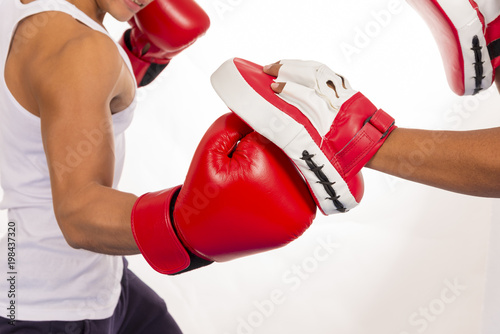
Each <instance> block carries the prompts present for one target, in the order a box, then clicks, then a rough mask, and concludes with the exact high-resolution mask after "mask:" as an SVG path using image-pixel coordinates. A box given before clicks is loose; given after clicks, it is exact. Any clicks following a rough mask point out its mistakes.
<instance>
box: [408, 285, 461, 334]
mask: <svg viewBox="0 0 500 334" xmlns="http://www.w3.org/2000/svg"><path fill="white" fill-rule="evenodd" d="M443 285H444V287H443V288H442V289H441V292H440V293H439V295H438V296H437V297H436V298H434V299H432V300H430V301H429V302H428V303H427V304H425V305H424V306H421V307H419V308H418V310H416V311H415V312H413V313H412V314H410V316H409V317H408V324H409V325H410V326H411V328H412V329H411V330H409V331H402V332H400V333H399V334H415V333H424V332H425V331H427V330H428V329H429V328H430V326H431V325H432V323H434V322H435V321H437V320H438V319H439V316H441V315H443V314H444V313H445V312H446V310H447V309H448V308H449V307H450V305H451V304H453V303H455V302H456V301H457V300H458V298H459V297H460V296H461V295H462V294H463V293H464V291H466V290H467V286H465V285H462V284H461V283H460V282H459V280H458V278H454V279H453V280H450V279H446V280H444V282H443Z"/></svg>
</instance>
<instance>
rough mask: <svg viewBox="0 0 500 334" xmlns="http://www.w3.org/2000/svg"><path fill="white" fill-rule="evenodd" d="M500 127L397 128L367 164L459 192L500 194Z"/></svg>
mask: <svg viewBox="0 0 500 334" xmlns="http://www.w3.org/2000/svg"><path fill="white" fill-rule="evenodd" d="M499 144H500V128H493V129H485V130H475V131H429V130H415V129H401V128H399V129H396V130H394V131H393V133H392V134H391V135H390V136H389V138H388V139H387V141H386V142H385V143H384V145H382V147H381V148H380V150H379V151H378V152H377V153H376V154H375V155H374V156H373V158H372V159H371V160H370V161H369V162H368V164H367V165H366V166H367V167H369V168H372V169H375V170H378V171H381V172H384V173H388V174H391V175H394V176H397V177H401V178H404V179H407V180H410V181H415V182H419V183H423V184H427V185H430V186H433V187H437V188H441V189H445V190H450V191H454V192H458V193H463V194H468V195H474V196H484V197H500V154H498V152H497V148H498V145H499Z"/></svg>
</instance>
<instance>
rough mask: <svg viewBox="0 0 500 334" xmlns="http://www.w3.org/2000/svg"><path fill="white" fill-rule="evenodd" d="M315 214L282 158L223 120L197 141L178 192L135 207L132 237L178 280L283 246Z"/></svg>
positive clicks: (236, 122)
mask: <svg viewBox="0 0 500 334" xmlns="http://www.w3.org/2000/svg"><path fill="white" fill-rule="evenodd" d="M315 214H316V205H315V204H314V201H313V199H312V197H311V195H310V193H309V191H308V189H307V186H306V184H305V183H304V181H303V179H302V177H301V176H300V174H299V173H298V171H297V170H296V169H295V167H294V166H293V164H292V163H291V162H290V160H289V159H288V157H287V156H286V155H285V154H284V153H283V152H281V150H280V149H279V148H278V147H276V146H275V145H274V144H272V143H271V142H269V141H268V140H267V139H265V138H264V137H262V136H261V135H259V134H258V133H256V132H254V131H253V130H252V129H251V128H250V127H248V126H247V125H246V124H245V123H244V122H242V121H241V120H240V119H239V118H238V117H237V116H236V115H234V114H226V115H224V116H222V117H220V118H219V119H218V120H217V121H216V122H215V123H214V124H213V125H212V126H211V127H210V129H209V130H208V131H207V133H206V134H205V136H204V137H203V139H202V140H201V142H200V144H199V146H198V149H197V150H196V153H195V155H194V157H193V161H192V162H191V166H190V168H189V171H188V174H187V176H186V181H185V183H184V185H183V186H182V188H181V187H180V186H178V187H174V188H171V189H167V190H163V191H159V192H154V193H147V194H145V195H143V196H141V197H140V198H139V199H138V200H137V202H136V203H135V205H134V208H133V210H132V231H133V233H134V237H135V240H136V242H137V245H138V246H139V249H140V250H141V253H142V254H143V255H144V257H145V258H146V260H147V261H148V263H149V264H150V265H151V266H152V267H153V268H154V269H155V270H156V271H158V272H160V273H163V274H178V273H180V272H183V271H187V270H191V269H195V268H199V267H201V266H204V265H207V264H210V263H212V262H213V261H217V262H222V261H228V260H232V259H235V258H239V257H242V256H246V255H251V254H255V253H260V252H264V251H267V250H271V249H274V248H278V247H282V246H284V245H286V244H288V243H290V242H291V241H293V240H295V239H296V238H297V237H299V236H300V235H301V234H302V233H303V232H304V231H305V230H306V229H307V228H308V227H309V225H310V224H311V223H312V221H313V219H314V217H315Z"/></svg>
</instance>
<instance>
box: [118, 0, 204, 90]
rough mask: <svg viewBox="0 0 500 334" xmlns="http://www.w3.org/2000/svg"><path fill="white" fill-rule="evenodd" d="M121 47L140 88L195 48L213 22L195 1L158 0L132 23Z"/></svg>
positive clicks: (143, 10)
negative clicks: (175, 57) (185, 50)
mask: <svg viewBox="0 0 500 334" xmlns="http://www.w3.org/2000/svg"><path fill="white" fill-rule="evenodd" d="M129 23H130V25H131V26H132V28H131V29H129V30H127V31H126V32H125V33H124V34H123V36H122V38H121V40H120V45H121V46H122V47H123V48H124V49H125V51H126V52H127V54H128V56H129V58H130V61H131V63H132V67H133V68H134V74H135V77H136V80H137V85H138V86H139V87H142V86H146V85H147V84H149V83H150V82H151V81H153V80H154V79H155V78H156V77H157V76H158V75H159V74H160V73H161V71H163V69H164V68H165V67H166V66H167V65H168V63H169V62H170V60H171V59H172V57H174V56H175V55H177V54H178V53H180V52H181V51H182V50H184V49H186V48H187V47H188V46H190V45H191V44H193V43H194V42H195V41H196V40H197V38H198V37H200V36H201V35H203V34H204V33H205V32H206V31H207V30H208V27H209V26H210V19H209V18H208V15H207V14H206V13H205V11H203V9H202V8H201V7H200V6H198V4H197V3H196V2H194V1H192V0H155V1H153V2H151V3H150V4H149V5H147V6H146V7H145V8H144V9H142V10H141V11H139V12H138V13H137V14H136V15H135V16H134V17H133V18H132V19H131V20H130V21H129Z"/></svg>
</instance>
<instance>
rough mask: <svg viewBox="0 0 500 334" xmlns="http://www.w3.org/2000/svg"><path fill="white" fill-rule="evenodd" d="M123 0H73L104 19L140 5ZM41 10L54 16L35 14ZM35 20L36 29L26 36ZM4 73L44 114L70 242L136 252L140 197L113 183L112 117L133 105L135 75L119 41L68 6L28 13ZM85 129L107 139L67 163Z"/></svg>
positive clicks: (22, 99) (62, 223)
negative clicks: (134, 216) (135, 211)
mask: <svg viewBox="0 0 500 334" xmlns="http://www.w3.org/2000/svg"><path fill="white" fill-rule="evenodd" d="M30 1H31V0H24V1H23V3H28V2H30ZM126 1H127V0H72V1H70V2H72V3H73V4H74V5H76V7H78V8H79V9H80V10H82V11H83V12H84V13H86V14H87V15H88V16H89V17H90V18H92V19H93V20H94V21H96V22H97V23H99V24H100V25H102V21H103V19H104V16H105V14H106V13H110V14H111V15H112V16H113V17H115V18H116V19H118V20H120V21H126V20H129V19H130V18H131V17H132V16H133V15H134V14H135V11H134V10H131V9H130V5H127V4H126ZM141 2H142V3H143V4H145V5H147V4H148V3H149V2H150V0H148V1H146V0H141ZM138 9H139V8H138ZM43 15H45V16H48V18H49V19H46V18H47V17H45V18H44V17H38V16H43ZM39 22H46V24H45V25H40V24H39ZM33 26H36V27H38V29H37V30H36V34H35V35H34V36H32V38H23V36H25V35H23V32H24V31H25V30H26V31H33V30H32V28H30V27H33ZM28 29H31V30H28ZM5 80H6V83H7V86H8V87H9V89H10V91H11V93H12V94H13V96H14V97H15V98H16V100H17V101H18V102H19V103H20V104H21V105H22V106H23V107H24V108H25V109H27V110H28V111H29V112H30V113H32V114H33V115H35V116H37V117H39V118H40V121H41V134H42V139H43V145H44V149H45V154H46V157H47V163H48V167H49V171H50V180H51V187H52V195H53V206H54V212H55V216H56V219H57V222H58V224H59V227H60V229H61V231H62V233H63V235H64V237H65V239H66V241H67V242H68V244H69V245H70V246H71V247H74V248H77V249H78V248H82V249H86V250H90V251H93V252H98V253H103V254H112V255H130V254H137V253H139V250H138V248H137V245H136V243H135V241H134V238H133V235H132V230H131V226H130V215H131V211H132V207H133V205H134V202H135V201H136V199H137V197H136V196H135V195H133V194H128V193H124V192H120V191H117V190H114V189H112V188H111V187H112V184H113V175H114V143H113V133H112V120H111V116H112V114H114V113H118V112H120V111H122V110H124V109H125V108H126V107H127V106H129V105H130V103H131V102H132V101H133V97H134V94H135V85H134V81H133V77H132V74H131V73H130V71H129V70H128V68H127V66H126V65H125V63H124V61H123V59H122V57H121V56H120V54H119V52H118V49H117V47H116V45H115V44H114V42H113V41H111V40H110V39H109V38H108V37H107V36H105V35H104V34H102V33H100V32H97V31H95V30H93V29H91V28H89V27H87V26H85V25H83V24H81V23H79V22H78V21H76V20H74V19H73V18H72V17H71V16H69V15H67V14H65V13H61V12H44V13H40V14H37V15H33V16H30V17H28V18H26V19H25V20H23V21H22V22H20V24H19V26H18V28H17V30H16V33H15V35H14V38H13V41H12V44H11V48H10V50H9V57H8V59H7V63H6V67H5ZM85 131H87V132H93V133H97V134H98V138H102V139H101V140H99V141H97V142H96V144H95V145H92V148H91V152H90V153H91V154H86V155H85V156H80V158H81V159H82V160H81V162H80V163H78V164H77V166H74V165H72V166H71V168H69V166H68V163H67V162H66V161H67V159H68V152H69V151H68V150H73V151H78V145H81V144H82V143H83V142H86V141H87V142H88V139H87V137H86V136H85V134H84V133H85Z"/></svg>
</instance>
